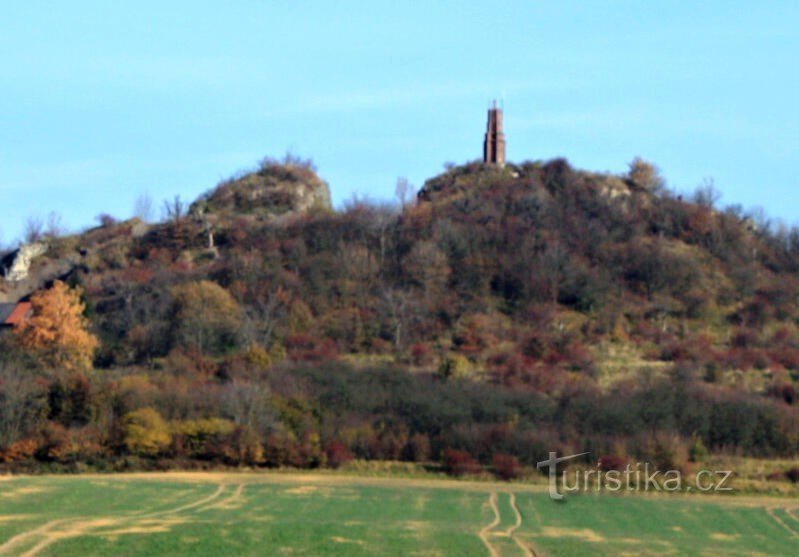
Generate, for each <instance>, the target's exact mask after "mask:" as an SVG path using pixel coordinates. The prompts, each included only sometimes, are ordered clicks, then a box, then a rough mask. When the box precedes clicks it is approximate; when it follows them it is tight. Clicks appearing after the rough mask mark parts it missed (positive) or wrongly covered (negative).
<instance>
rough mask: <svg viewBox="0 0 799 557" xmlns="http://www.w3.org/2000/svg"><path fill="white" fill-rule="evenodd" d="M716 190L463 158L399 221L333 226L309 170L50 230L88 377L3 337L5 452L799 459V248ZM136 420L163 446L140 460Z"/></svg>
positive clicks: (792, 235)
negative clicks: (140, 218)
mask: <svg viewBox="0 0 799 557" xmlns="http://www.w3.org/2000/svg"><path fill="white" fill-rule="evenodd" d="M713 197H714V196H713V192H712V191H709V190H700V191H698V192H697V194H696V195H695V196H694V198H693V199H691V200H686V199H683V198H682V197H680V196H678V195H675V194H673V193H671V192H670V191H669V190H667V189H666V188H665V187H664V186H663V183H662V180H660V178H659V177H658V174H657V171H656V169H655V168H654V167H653V166H652V165H650V164H648V163H645V162H643V161H640V160H638V161H635V162H634V164H633V165H631V169H630V172H629V173H627V174H625V175H621V176H616V175H608V174H601V173H592V172H584V171H580V170H576V169H574V168H572V167H571V166H570V165H569V163H568V162H567V161H565V160H563V159H557V160H552V161H546V162H543V161H537V162H525V163H523V164H519V165H513V164H510V165H507V166H506V167H504V168H501V169H500V168H497V167H493V166H484V165H482V164H477V163H473V164H468V165H464V166H457V167H452V168H450V169H448V170H447V171H446V172H445V173H443V174H441V175H439V176H436V177H434V178H431V179H430V180H428V181H427V182H426V183H425V185H424V187H423V188H422V189H421V191H420V192H419V196H418V201H417V202H415V203H412V204H410V205H408V206H406V207H404V208H403V209H402V210H399V209H398V208H396V207H391V206H384V205H377V204H368V203H354V204H352V205H350V206H348V207H346V208H345V209H344V210H342V211H333V210H331V209H330V206H329V193H328V192H327V186H326V184H324V182H323V181H322V180H321V179H320V178H318V176H316V174H315V173H314V171H313V169H312V168H311V167H310V166H309V165H308V164H298V163H297V162H296V161H287V162H285V163H277V162H275V161H269V162H267V163H266V164H264V165H263V166H262V167H261V168H260V169H259V170H258V171H256V172H254V173H250V174H247V175H244V176H242V177H240V178H238V179H235V180H232V181H229V182H226V183H223V184H221V185H220V186H219V187H218V188H217V189H216V190H215V191H213V192H210V193H209V194H207V195H205V196H203V197H202V198H201V199H200V200H198V201H197V202H195V203H194V204H193V205H192V207H191V210H189V211H185V210H183V209H182V208H180V207H179V208H178V210H175V211H173V212H172V214H171V216H170V218H169V219H168V220H166V221H165V222H161V223H157V224H153V225H150V226H143V225H142V223H137V222H134V221H130V222H123V223H117V222H110V221H109V222H107V223H105V225H104V226H102V227H99V228H97V229H94V230H91V231H88V232H86V233H84V234H81V235H77V236H70V237H63V238H52V239H51V240H50V242H49V249H48V252H47V253H46V254H45V255H43V256H41V257H39V258H38V259H36V260H34V262H33V267H32V269H33V271H32V272H33V273H34V274H35V273H36V269H40V270H41V272H43V273H45V272H46V270H47V269H57V270H58V273H57V274H58V276H55V273H51V276H44V277H43V276H41V275H40V276H36V277H35V278H36V281H35V282H36V283H37V284H39V283H43V282H45V283H46V280H45V279H47V278H50V279H55V278H59V277H60V278H62V279H64V280H67V281H68V282H69V283H70V284H72V285H75V286H79V287H81V288H82V289H83V292H84V297H85V301H86V303H87V306H88V315H89V317H90V320H91V324H92V329H93V331H94V332H95V333H96V334H97V335H98V336H99V337H100V340H101V344H100V349H99V351H98V352H97V355H96V358H95V368H96V369H95V370H94V371H92V372H86V373H83V374H78V375H75V374H67V373H63V372H61V371H60V370H50V369H47V370H44V369H40V367H41V366H37V363H36V362H35V361H30V358H28V359H27V360H28V361H27V363H26V355H25V354H24V351H22V352H23V353H20V352H21V351H20V350H19V348H18V347H16V348H15V347H14V345H13V336H10V335H6V337H7V338H6V343H7V344H8V348H7V350H6V351H5V353H6V360H8V362H7V363H6V364H4V373H5V374H6V375H9V374H11V375H13V372H14V370H19V369H20V366H22V367H23V368H25V369H27V370H28V371H26V372H25V373H26V374H28V376H35V375H36V374H39V375H40V376H41V377H42V378H43V379H42V380H41V381H39V382H38V383H36V384H35V385H33V386H31V387H30V397H31V398H29V399H27V398H23V402H24V403H25V404H27V406H25V404H22V403H20V404H22V406H21V408H20V410H19V411H20V412H23V411H24V412H28V411H33V412H34V414H35V416H37V418H36V419H35V420H33V421H32V422H30V424H27V425H25V426H21V425H17V426H15V427H14V428H12V430H10V431H6V433H5V434H4V435H3V436H0V448H5V450H6V454H11V455H12V456H7V457H6V458H7V459H8V460H10V461H15V462H18V461H23V462H24V461H25V459H26V458H34V459H38V461H48V460H49V461H56V462H62V461H64V460H65V457H64V456H63V455H61V453H60V452H59V451H60V450H61V449H58V450H56V449H52V450H51V449H48V448H47V447H48V446H49V445H48V444H47V443H48V441H47V440H48V439H50V440H51V442H52V443H55V444H56V446H58V447H61V444H66V445H67V446H76V447H84V446H86V445H87V441H86V439H84V438H83V437H80V436H89V439H90V441H91V443H88V445H89V446H91V447H94V449H92V450H93V451H95V453H96V454H95V453H92V454H95V456H96V457H98V458H99V456H98V455H100V456H102V458H112V459H118V458H121V457H122V456H124V455H135V454H138V455H139V456H142V455H144V456H146V457H147V458H156V459H160V460H161V461H163V460H164V459H180V458H191V459H194V460H201V461H202V460H212V461H217V462H229V463H238V462H254V463H260V464H269V465H276V464H285V463H289V464H293V465H303V466H312V465H314V466H315V465H320V464H322V463H324V462H326V461H330V460H331V459H332V460H335V458H336V451H337V450H338V451H340V452H341V453H342V454H345V455H355V456H358V457H363V458H373V459H396V458H407V459H416V460H425V459H430V458H434V459H438V458H439V457H440V455H442V454H443V451H444V449H445V448H458V449H464V450H466V451H467V452H468V453H470V454H471V455H473V456H475V457H476V458H477V459H478V460H480V461H482V462H484V463H485V462H490V461H491V457H492V453H495V452H503V453H509V454H512V455H514V456H516V457H519V458H521V459H522V461H523V462H526V463H534V462H535V459H536V458H538V457H539V456H543V455H545V454H546V453H547V452H548V450H554V449H555V448H562V449H563V450H570V449H574V450H575V451H577V449H580V448H583V449H584V448H586V447H589V448H588V449H586V450H591V451H593V452H595V453H597V452H599V453H602V454H604V453H608V454H610V453H613V454H628V453H629V454H634V455H639V456H649V457H652V458H658V459H660V463H661V464H662V465H664V466H666V465H676V464H678V463H679V462H684V461H686V459H687V458H688V455H689V453H690V454H692V455H694V457H696V458H700V457H698V456H696V455H701V454H704V453H703V451H707V450H708V449H710V450H711V451H735V452H743V453H745V454H750V455H758V456H766V455H773V454H781V455H793V454H796V452H797V451H799V437H798V436H797V434H796V432H797V431H799V410H797V405H795V404H794V402H795V398H796V385H797V378H799V375H798V374H799V328H797V322H798V321H797V318H799V306H797V300H799V280H797V279H798V278H799V275H797V270H798V268H799V267H797V261H799V260H797V253H799V233H797V232H796V231H781V230H776V231H775V230H771V229H770V228H769V227H764V226H763V225H762V224H763V223H760V226H757V225H756V224H755V223H754V221H753V220H752V219H751V218H749V217H748V216H747V215H746V214H745V213H744V212H743V211H742V210H740V209H739V208H728V209H724V210H721V209H719V208H717V207H715V206H714V203H713ZM276 217H279V218H276ZM65 261H66V262H69V265H68V269H64V268H63V264H64V262H65ZM25 366H27V367H25ZM6 384H7V382H6ZM4 396H5V397H6V400H10V398H9V397H11V394H9V393H6V394H5V395H4ZM36 397H39V398H36ZM34 402H35V404H34ZM31 405H33V410H31V408H30V406H31ZM143 410H144V411H145V412H144V413H142V411H143ZM136 420H144V421H145V422H144V423H147V424H149V425H148V426H147V427H148V428H151V429H152V428H155V429H158V428H163V430H164V431H163V433H164V435H163V436H162V439H163V440H164V442H163V443H162V444H159V443H156V444H155V445H147V444H146V443H145V444H144V445H141V444H137V442H135V439H132V438H131V435H132V434H131V431H132V430H131V427H132V426H131V424H133V425H135V424H136V423H138V422H136ZM126 424H127V425H126ZM133 429H135V428H133ZM53 438H55V439H56V440H55V441H52V439H53ZM76 439H78V440H76ZM80 439H83V440H82V441H80ZM23 442H27V443H28V445H27V446H30V447H35V450H34V449H32V452H30V454H28V456H27V457H25V455H24V454H23V455H22V456H14V455H17V452H19V450H21V449H20V448H19V446H18V444H19V443H23ZM70 443H72V445H70ZM15 447H16V449H15ZM43 447H44V448H43ZM142 447H144V448H142ZM331 447H333V448H332V449H331ZM12 449H13V450H12ZM81 450H83V449H80V450H78V449H76V450H75V452H74V454H73V453H70V454H71V455H72V456H70V457H69V458H66V460H67V461H69V459H70V458H71V459H72V460H71V461H73V462H74V461H85V460H86V459H87V458H88V457H87V455H86V454H83V453H82V452H81ZM9 451H11V453H9ZM14 451H17V452H14ZM48 451H50V452H48ZM48 455H49V456H48ZM53 455H55V456H53ZM664 455H670V456H664ZM135 465H136V466H140V465H142V464H141V462H139V463H138V464H135Z"/></svg>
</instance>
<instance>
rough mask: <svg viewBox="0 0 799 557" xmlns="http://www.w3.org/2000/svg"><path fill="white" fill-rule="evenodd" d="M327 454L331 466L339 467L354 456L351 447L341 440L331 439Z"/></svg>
mask: <svg viewBox="0 0 799 557" xmlns="http://www.w3.org/2000/svg"><path fill="white" fill-rule="evenodd" d="M325 456H327V465H328V466H330V467H331V468H339V467H340V466H341V465H343V464H346V463H348V462H349V461H351V460H352V459H353V458H354V457H353V455H352V451H350V449H349V447H347V445H345V444H344V443H342V442H341V441H330V442H329V443H328V444H327V446H326V447H325Z"/></svg>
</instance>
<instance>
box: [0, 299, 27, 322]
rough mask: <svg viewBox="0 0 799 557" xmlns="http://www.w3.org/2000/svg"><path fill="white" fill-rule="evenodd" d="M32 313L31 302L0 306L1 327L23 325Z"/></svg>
mask: <svg viewBox="0 0 799 557" xmlns="http://www.w3.org/2000/svg"><path fill="white" fill-rule="evenodd" d="M30 312H31V303H30V302H18V303H16V304H0V325H6V326H16V325H19V324H20V323H22V322H23V321H24V320H25V319H26V318H27V317H28V316H29V315H30Z"/></svg>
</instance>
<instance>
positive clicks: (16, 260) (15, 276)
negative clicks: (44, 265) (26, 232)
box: [3, 242, 47, 282]
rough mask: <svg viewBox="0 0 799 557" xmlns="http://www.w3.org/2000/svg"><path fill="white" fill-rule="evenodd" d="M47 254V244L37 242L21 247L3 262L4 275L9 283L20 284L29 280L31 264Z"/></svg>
mask: <svg viewBox="0 0 799 557" xmlns="http://www.w3.org/2000/svg"><path fill="white" fill-rule="evenodd" d="M46 252H47V244H43V243H40V242H36V243H33V244H26V245H24V246H21V247H20V248H19V249H18V250H16V251H15V252H12V253H11V254H9V255H8V256H7V257H6V259H5V260H4V261H3V274H4V276H5V279H6V280H7V281H8V282H20V281H23V280H27V279H28V273H29V271H30V267H31V262H32V261H33V259H34V258H36V257H39V256H40V255H44V254H45V253H46Z"/></svg>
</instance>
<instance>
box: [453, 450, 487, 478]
mask: <svg viewBox="0 0 799 557" xmlns="http://www.w3.org/2000/svg"><path fill="white" fill-rule="evenodd" d="M482 469H483V468H482V467H481V466H480V464H479V463H478V462H477V461H476V460H475V459H474V458H473V457H472V455H470V454H469V453H468V452H466V451H459V450H458V449H449V448H447V449H444V470H445V471H446V473H447V474H449V475H451V476H463V475H464V474H477V473H479V472H481V471H482Z"/></svg>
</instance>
